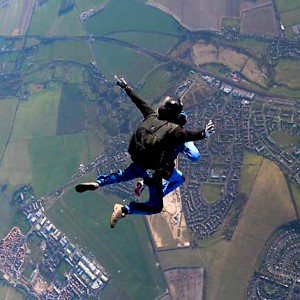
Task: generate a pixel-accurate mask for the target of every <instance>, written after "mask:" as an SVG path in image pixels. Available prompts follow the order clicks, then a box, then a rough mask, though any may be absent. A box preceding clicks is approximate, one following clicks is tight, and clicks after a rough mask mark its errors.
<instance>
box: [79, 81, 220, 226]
mask: <svg viewBox="0 0 300 300" xmlns="http://www.w3.org/2000/svg"><path fill="white" fill-rule="evenodd" d="M116 81H117V85H119V86H120V87H121V88H123V89H124V91H125V92H126V93H127V95H128V96H129V97H130V99H131V100H132V102H133V103H134V104H135V105H136V107H137V108H138V109H139V110H140V111H141V113H142V114H143V116H144V120H146V118H148V117H149V116H152V117H153V116H155V118H157V119H160V120H165V121H167V123H166V126H167V127H168V129H169V132H168V134H167V137H166V141H165V144H166V145H168V146H167V147H166V152H167V153H169V154H170V155H169V157H168V155H165V157H164V158H165V159H164V161H163V162H162V166H161V167H160V168H159V169H154V170H153V169H147V168H146V167H145V166H144V165H143V159H141V160H140V161H139V162H138V163H137V162H136V161H133V162H132V163H131V164H130V165H129V166H128V167H127V168H126V169H125V170H124V171H121V170H119V171H117V172H115V173H112V174H109V175H99V176H98V177H97V181H96V182H87V183H81V184H78V185H77V186H76V187H75V190H76V191H77V192H79V193H82V192H85V191H87V190H96V189H97V188H98V187H102V186H105V185H109V184H115V183H119V182H124V181H129V180H133V179H135V178H143V180H144V183H145V184H146V185H147V186H148V189H149V200H148V201H147V202H144V203H139V202H135V201H132V202H130V203H129V204H128V205H122V204H119V203H116V204H115V205H114V209H113V212H112V215H111V218H110V226H111V228H114V227H115V226H116V223H117V222H118V220H119V219H121V218H124V217H125V216H126V215H150V214H156V213H159V212H161V211H162V209H163V190H162V184H163V182H162V180H163V178H164V179H167V180H168V178H170V175H171V174H172V173H173V170H174V151H175V149H177V148H178V147H180V146H181V145H184V143H186V142H189V141H196V140H200V139H204V138H207V137H209V136H211V135H212V134H214V132H215V127H214V124H213V122H212V121H209V122H208V124H207V125H206V126H205V128H204V129H200V130H195V131H191V130H186V129H184V128H182V127H181V126H179V125H176V126H175V124H176V123H177V122H178V118H179V115H180V113H181V112H182V107H183V106H182V103H181V101H180V100H179V99H169V100H167V101H166V102H165V103H164V104H163V105H162V106H160V107H159V109H158V113H156V112H155V110H154V109H152V108H151V107H150V106H149V105H148V104H147V103H146V102H145V101H144V100H142V99H141V98H140V97H139V96H138V95H137V94H135V92H134V91H133V89H132V88H131V87H130V86H128V85H127V83H126V82H125V80H124V79H123V78H116ZM167 148H168V149H167Z"/></svg>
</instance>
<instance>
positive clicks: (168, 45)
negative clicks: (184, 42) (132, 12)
mask: <svg viewBox="0 0 300 300" xmlns="http://www.w3.org/2000/svg"><path fill="white" fill-rule="evenodd" d="M111 37H113V38H115V39H118V40H121V41H125V42H127V43H130V44H132V45H136V46H138V47H141V48H145V49H149V50H151V51H153V52H157V53H161V54H167V53H168V52H169V51H170V50H172V48H173V47H174V45H175V44H176V43H177V42H178V38H177V37H176V36H168V35H163V34H156V33H152V32H142V33H141V32H121V33H115V34H112V35H111Z"/></svg>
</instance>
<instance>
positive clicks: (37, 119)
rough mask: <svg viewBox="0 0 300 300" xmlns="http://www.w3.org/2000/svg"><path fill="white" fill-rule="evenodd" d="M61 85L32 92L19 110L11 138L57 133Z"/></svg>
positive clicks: (17, 138)
mask: <svg viewBox="0 0 300 300" xmlns="http://www.w3.org/2000/svg"><path fill="white" fill-rule="evenodd" d="M60 94H61V86H60V85H54V86H52V87H50V88H48V89H47V90H40V91H36V92H34V93H32V95H31V97H30V100H29V101H27V102H22V103H21V104H20V105H19V109H18V112H17V116H16V120H15V124H14V130H13V134H12V138H11V140H13V141H15V140H19V139H29V138H36V137H42V136H49V135H50V136H51V135H54V134H55V133H56V123H57V115H58V108H59V100H60Z"/></svg>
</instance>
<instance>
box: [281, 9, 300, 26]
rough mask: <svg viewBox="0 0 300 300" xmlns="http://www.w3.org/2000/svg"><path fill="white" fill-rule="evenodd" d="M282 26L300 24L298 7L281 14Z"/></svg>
mask: <svg viewBox="0 0 300 300" xmlns="http://www.w3.org/2000/svg"><path fill="white" fill-rule="evenodd" d="M281 18H282V22H283V25H286V26H289V25H296V24H299V23H300V6H299V7H298V8H297V9H292V10H289V11H286V12H284V13H282V14H281Z"/></svg>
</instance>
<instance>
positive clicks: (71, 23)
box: [53, 7, 86, 36]
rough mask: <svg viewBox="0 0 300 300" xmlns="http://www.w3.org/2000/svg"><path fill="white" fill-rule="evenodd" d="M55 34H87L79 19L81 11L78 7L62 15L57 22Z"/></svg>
mask: <svg viewBox="0 0 300 300" xmlns="http://www.w3.org/2000/svg"><path fill="white" fill-rule="evenodd" d="M53 35H57V36H60V35H61V36H74V35H75V36H83V35H86V33H85V31H84V28H83V25H82V23H81V21H80V19H79V12H78V11H77V9H76V7H75V8H74V9H73V10H72V11H70V12H68V13H66V14H62V15H60V16H59V17H58V18H57V20H56V23H55V27H54V30H53Z"/></svg>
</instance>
